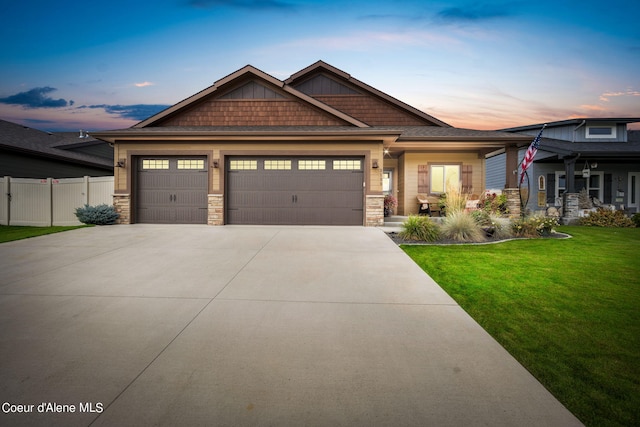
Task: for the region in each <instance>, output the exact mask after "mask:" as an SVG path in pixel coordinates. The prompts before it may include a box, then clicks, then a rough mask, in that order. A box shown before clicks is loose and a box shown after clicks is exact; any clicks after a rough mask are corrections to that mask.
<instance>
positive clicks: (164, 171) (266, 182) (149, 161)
mask: <svg viewBox="0 0 640 427" xmlns="http://www.w3.org/2000/svg"><path fill="white" fill-rule="evenodd" d="M363 164H364V160H363V159H362V158H358V157H355V158H353V157H350V158H346V157H249V156H243V157H228V158H227V160H226V165H225V170H226V180H225V181H226V189H225V212H226V215H225V217H226V220H225V222H226V223H227V224H265V225H362V223H363V198H364V197H363V194H364V192H363V185H364V184H363V183H364V172H363ZM137 169H138V173H137V179H136V201H135V205H136V222H141V223H178V224H206V223H207V194H208V170H209V168H208V164H207V158H206V157H141V158H139V159H138V161H137Z"/></svg>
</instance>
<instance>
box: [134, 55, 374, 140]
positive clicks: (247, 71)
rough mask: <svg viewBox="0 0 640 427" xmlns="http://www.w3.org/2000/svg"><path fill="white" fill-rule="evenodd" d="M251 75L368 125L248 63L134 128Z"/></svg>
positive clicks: (355, 123) (351, 121) (346, 119)
mask: <svg viewBox="0 0 640 427" xmlns="http://www.w3.org/2000/svg"><path fill="white" fill-rule="evenodd" d="M251 77H254V78H257V79H259V80H262V81H263V82H265V83H267V84H270V85H272V86H275V87H277V88H279V89H281V90H282V91H284V92H286V93H287V94H289V95H291V96H292V97H293V98H294V99H297V100H300V101H301V102H303V103H306V104H309V105H311V106H313V107H314V108H316V109H319V110H321V111H323V112H325V113H328V114H329V115H331V116H334V117H336V118H338V119H340V120H341V121H343V122H346V123H347V124H351V125H353V126H356V127H359V128H365V127H368V125H367V124H365V123H363V122H361V121H360V120H357V119H355V118H354V117H351V116H349V115H347V114H345V113H343V112H342V111H339V110H337V109H335V108H333V107H331V106H329V105H327V104H325V103H323V102H320V101H318V100H316V99H314V98H312V97H310V96H309V95H306V94H304V93H302V92H300V91H298V90H296V89H294V88H293V87H291V86H289V85H286V84H285V82H283V81H280V80H278V79H276V78H275V77H273V76H271V75H269V74H267V73H265V72H263V71H261V70H259V69H257V68H255V67H253V66H251V65H246V66H245V67H243V68H241V69H239V70H237V71H235V72H233V73H231V74H229V75H227V76H225V77H223V78H221V79H219V80H217V81H216V82H214V84H213V85H212V86H209V87H208V88H206V89H204V90H202V91H200V92H198V93H196V94H195V95H193V96H190V97H189V98H186V99H184V100H183V101H180V102H178V103H177V104H175V105H173V106H171V107H169V108H167V109H166V110H163V111H161V112H159V113H158V114H156V115H154V116H152V117H150V118H148V119H146V120H143V121H142V122H140V123H138V124H136V125H134V126H133V127H134V128H143V127H148V126H153V125H154V124H157V123H159V122H161V121H162V120H163V119H166V118H168V117H170V116H172V115H175V114H177V113H179V112H181V111H184V110H186V109H188V108H189V107H191V106H192V105H194V104H196V103H198V102H200V101H202V100H204V99H205V98H207V97H210V96H213V95H214V93H216V92H218V91H220V90H221V89H222V88H224V87H225V86H226V85H228V84H231V83H234V82H237V81H243V80H246V79H249V78H251Z"/></svg>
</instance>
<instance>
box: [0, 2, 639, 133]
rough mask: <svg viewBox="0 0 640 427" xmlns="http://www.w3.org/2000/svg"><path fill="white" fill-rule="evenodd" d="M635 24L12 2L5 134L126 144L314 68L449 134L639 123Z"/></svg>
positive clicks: (603, 11) (417, 7) (586, 7)
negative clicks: (211, 92) (261, 83)
mask: <svg viewBox="0 0 640 427" xmlns="http://www.w3.org/2000/svg"><path fill="white" fill-rule="evenodd" d="M639 16H640V1H638V0H609V1H607V2H602V1H593V0H585V1H557V0H556V1H549V0H539V1H535V2H531V1H456V0H452V1H424V0H422V1H419V0H415V1H414V0H397V1H386V2H382V1H371V0H367V1H359V0H358V1H346V2H345V1H342V0H341V1H336V0H329V1H321V0H154V1H138V0H136V1H131V0H128V1H121V0H112V1H109V2H100V1H98V2H92V1H86V0H84V1H69V2H51V1H50V0H46V1H41V0H29V1H10V2H5V4H3V6H2V7H1V8H0V40H2V49H0V64H1V67H0V119H4V120H8V121H12V122H16V123H21V124H24V125H27V126H30V127H34V128H36V129H41V130H47V131H62V130H79V129H84V130H88V131H90V132H91V131H96V130H106V129H122V128H126V127H129V126H131V125H133V124H135V123H137V122H139V121H141V120H143V119H145V118H147V117H149V116H151V115H153V114H155V113H156V112H158V111H160V110H162V109H164V108H166V107H168V106H170V105H173V104H175V103H177V102H179V101H181V100H183V99H185V98H187V97H189V96H191V95H193V94H195V93H197V92H199V91H201V90H203V89H205V88H207V87H209V86H210V85H212V84H213V82H214V81H216V80H218V79H220V78H222V77H224V76H226V75H228V74H230V73H232V72H234V71H236V70H238V69H239V68H242V67H243V66H245V65H247V64H251V65H253V66H255V67H256V68H258V69H260V70H262V71H264V72H266V73H268V74H271V75H272V76H274V77H276V78H278V79H286V78H287V77H289V76H290V75H291V74H293V73H295V72H297V71H299V70H301V69H303V68H304V67H306V66H308V65H310V64H312V63H314V62H316V61H317V60H320V59H321V60H323V61H325V62H327V63H329V64H331V65H333V66H335V67H337V68H339V69H341V70H343V71H345V72H347V73H349V74H351V76H353V77H354V78H357V79H359V80H361V81H363V82H365V83H367V84H369V85H371V86H373V87H375V88H376V89H379V90H381V91H382V92H385V93H387V94H389V95H391V96H393V97H395V98H398V99H399V100H401V101H403V102H406V103H408V104H410V105H412V106H414V107H416V108H418V109H420V110H423V111H424V112H426V113H428V114H430V115H432V116H434V117H436V118H438V119H440V120H442V121H444V122H447V123H449V124H451V125H453V126H456V127H464V128H474V129H500V128H507V127H513V126H518V125H527V124H535V123H543V122H548V121H555V120H564V119H568V118H575V117H639V116H640V29H639V28H640V26H638V25H637V20H638V17H639ZM638 125H639V124H636V125H634V126H632V128H634V127H635V128H639V127H638Z"/></svg>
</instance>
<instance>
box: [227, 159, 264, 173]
mask: <svg viewBox="0 0 640 427" xmlns="http://www.w3.org/2000/svg"><path fill="white" fill-rule="evenodd" d="M229 169H231V170H236V171H240V170H245V171H246V170H258V161H257V160H231V161H230V162H229Z"/></svg>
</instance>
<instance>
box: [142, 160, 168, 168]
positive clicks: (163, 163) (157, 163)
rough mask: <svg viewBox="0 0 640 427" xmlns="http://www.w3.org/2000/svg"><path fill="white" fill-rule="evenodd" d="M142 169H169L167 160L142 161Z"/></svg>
mask: <svg viewBox="0 0 640 427" xmlns="http://www.w3.org/2000/svg"><path fill="white" fill-rule="evenodd" d="M142 169H169V160H166V159H143V160H142Z"/></svg>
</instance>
